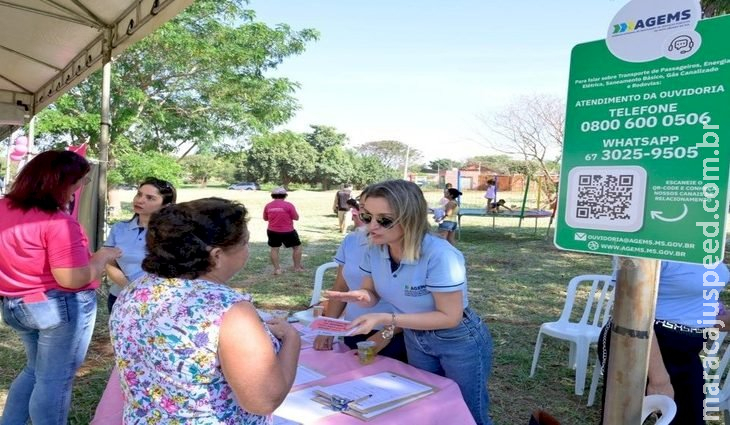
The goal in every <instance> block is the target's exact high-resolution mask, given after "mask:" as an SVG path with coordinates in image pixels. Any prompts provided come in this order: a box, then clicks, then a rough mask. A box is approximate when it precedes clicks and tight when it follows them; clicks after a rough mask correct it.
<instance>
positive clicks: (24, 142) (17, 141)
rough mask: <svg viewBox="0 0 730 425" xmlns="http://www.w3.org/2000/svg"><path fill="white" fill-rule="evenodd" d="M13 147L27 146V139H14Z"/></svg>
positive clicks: (23, 137)
mask: <svg viewBox="0 0 730 425" xmlns="http://www.w3.org/2000/svg"><path fill="white" fill-rule="evenodd" d="M15 146H28V138H27V137H25V136H18V137H16V138H15Z"/></svg>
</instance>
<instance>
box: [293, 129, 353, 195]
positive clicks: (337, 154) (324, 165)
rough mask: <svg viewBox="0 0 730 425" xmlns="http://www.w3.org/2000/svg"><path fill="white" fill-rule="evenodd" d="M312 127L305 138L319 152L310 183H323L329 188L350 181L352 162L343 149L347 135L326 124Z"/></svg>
mask: <svg viewBox="0 0 730 425" xmlns="http://www.w3.org/2000/svg"><path fill="white" fill-rule="evenodd" d="M310 127H311V128H312V132H311V133H306V134H305V135H304V138H305V140H306V141H307V143H309V145H310V146H312V148H314V150H315V151H316V152H317V163H316V169H315V172H314V175H313V176H312V180H311V181H310V183H311V184H312V185H313V186H314V185H317V184H321V185H322V189H324V190H328V189H329V188H330V186H331V185H332V184H338V183H344V182H346V181H348V180H349V175H350V174H351V169H352V163H351V162H350V161H349V160H348V158H347V155H346V154H345V151H344V150H343V147H344V145H345V143H346V142H347V135H346V134H344V133H338V132H337V129H335V128H334V127H329V126H326V125H311V126H310Z"/></svg>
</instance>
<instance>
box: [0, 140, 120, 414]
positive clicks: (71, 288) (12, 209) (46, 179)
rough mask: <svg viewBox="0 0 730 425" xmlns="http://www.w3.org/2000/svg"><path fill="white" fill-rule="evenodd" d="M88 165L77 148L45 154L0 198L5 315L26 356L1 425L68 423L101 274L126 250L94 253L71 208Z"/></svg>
mask: <svg viewBox="0 0 730 425" xmlns="http://www.w3.org/2000/svg"><path fill="white" fill-rule="evenodd" d="M89 169H90V167H89V163H88V162H87V161H86V159H84V158H83V157H82V156H80V155H79V154H77V153H74V152H71V151H46V152H43V153H41V154H40V155H38V156H36V157H35V158H33V160H31V161H30V162H29V163H28V164H27V165H26V166H25V167H23V169H22V171H21V172H20V174H18V177H17V178H16V179H15V182H14V183H13V185H12V187H11V188H10V191H9V192H8V193H7V195H6V197H5V198H3V199H0V217H2V219H1V220H0V305H1V307H2V317H3V321H4V322H5V323H6V324H7V325H8V326H9V327H10V328H12V329H13V331H14V332H15V333H16V334H17V335H18V336H19V337H20V339H21V340H22V341H23V346H24V348H25V355H26V363H25V367H24V368H23V370H22V371H21V372H20V373H19V374H18V376H17V377H16V378H15V379H14V380H13V383H12V384H11V385H10V391H9V392H8V397H7V401H6V403H5V410H4V412H3V417H2V419H0V424H2V425H15V424H25V423H27V422H28V419H30V420H31V422H33V423H34V424H65V423H66V422H67V417H68V410H69V406H70V404H71V386H72V383H73V379H74V375H75V374H76V370H77V369H78V368H79V366H81V363H82V362H83V361H84V358H85V357H86V350H87V349H88V347H89V342H90V341H91V334H92V332H93V330H94V322H95V320H96V291H95V289H96V288H97V287H98V286H99V281H98V279H99V277H100V276H101V274H102V272H103V271H104V267H105V265H106V264H107V263H109V262H111V261H113V260H114V259H115V258H117V257H119V255H120V254H121V251H120V250H119V249H117V248H102V249H100V250H99V251H97V252H96V253H95V254H93V255H91V254H90V253H89V243H88V239H87V237H86V234H85V233H84V231H83V229H82V228H81V225H80V224H79V222H78V221H77V220H76V219H75V218H74V217H73V216H71V215H70V214H69V213H68V212H67V206H68V204H69V202H70V201H71V197H72V195H73V193H74V192H75V191H76V190H78V189H79V188H80V187H81V186H82V185H84V184H86V183H88V177H86V174H87V173H88V172H89Z"/></svg>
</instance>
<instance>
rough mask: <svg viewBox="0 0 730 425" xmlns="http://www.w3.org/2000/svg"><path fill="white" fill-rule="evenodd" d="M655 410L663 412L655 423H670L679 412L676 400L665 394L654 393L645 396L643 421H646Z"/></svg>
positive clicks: (642, 409) (642, 407)
mask: <svg viewBox="0 0 730 425" xmlns="http://www.w3.org/2000/svg"><path fill="white" fill-rule="evenodd" d="M654 412H659V413H661V414H662V416H661V417H660V418H659V419H657V421H656V422H654V425H669V423H670V422H672V419H674V416H675V415H676V414H677V405H676V404H675V403H674V400H672V399H671V398H669V397H667V396H665V395H660V394H652V395H647V396H644V403H643V405H642V406H641V423H644V421H645V420H646V418H648V417H649V415H651V414H652V413H654Z"/></svg>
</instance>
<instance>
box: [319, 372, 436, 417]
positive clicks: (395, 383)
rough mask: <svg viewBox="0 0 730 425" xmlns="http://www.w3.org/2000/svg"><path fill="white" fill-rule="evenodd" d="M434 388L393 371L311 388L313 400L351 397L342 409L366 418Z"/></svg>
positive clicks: (393, 407) (324, 400) (321, 400)
mask: <svg viewBox="0 0 730 425" xmlns="http://www.w3.org/2000/svg"><path fill="white" fill-rule="evenodd" d="M434 391H436V389H435V388H434V387H432V386H430V385H426V384H423V383H421V382H418V381H415V380H413V379H411V378H406V377H405V376H402V375H398V374H396V373H393V372H381V373H378V374H376V375H371V376H366V377H364V378H359V379H355V380H352V381H346V382H342V383H339V384H334V385H330V386H327V387H321V388H317V389H315V390H314V392H315V393H316V394H317V397H315V401H317V402H319V403H322V404H330V403H331V400H332V396H335V397H338V398H342V399H347V400H353V401H352V402H350V403H349V404H348V409H346V410H344V412H343V413H347V414H349V415H352V416H356V417H358V418H360V419H365V420H367V419H370V418H373V417H375V416H377V415H380V414H382V413H385V412H387V411H390V410H393V409H395V408H397V407H399V406H402V405H404V404H408V403H410V402H412V401H414V400H417V399H419V398H422V397H425V396H427V395H429V394H432V393H433V392H434Z"/></svg>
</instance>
